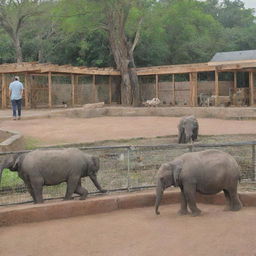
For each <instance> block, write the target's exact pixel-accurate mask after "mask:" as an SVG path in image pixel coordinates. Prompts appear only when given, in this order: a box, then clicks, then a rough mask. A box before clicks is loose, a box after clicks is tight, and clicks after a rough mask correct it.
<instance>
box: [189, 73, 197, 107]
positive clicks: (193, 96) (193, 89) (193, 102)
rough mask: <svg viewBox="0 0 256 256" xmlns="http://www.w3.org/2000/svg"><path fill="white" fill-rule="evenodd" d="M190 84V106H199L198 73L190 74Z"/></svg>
mask: <svg viewBox="0 0 256 256" xmlns="http://www.w3.org/2000/svg"><path fill="white" fill-rule="evenodd" d="M189 80H190V81H189V82H190V106H192V107H196V106H197V72H193V73H189Z"/></svg>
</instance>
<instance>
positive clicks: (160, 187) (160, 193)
mask: <svg viewBox="0 0 256 256" xmlns="http://www.w3.org/2000/svg"><path fill="white" fill-rule="evenodd" d="M163 193H164V189H163V185H162V182H161V180H160V179H159V180H158V181H157V186H156V202H155V213H156V214H157V215H159V214H160V212H159V211H158V208H159V205H160V202H161V200H162V197H163Z"/></svg>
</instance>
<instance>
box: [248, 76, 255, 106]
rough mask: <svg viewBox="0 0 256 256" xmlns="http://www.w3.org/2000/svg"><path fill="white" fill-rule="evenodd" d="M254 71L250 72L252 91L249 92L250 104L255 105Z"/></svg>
mask: <svg viewBox="0 0 256 256" xmlns="http://www.w3.org/2000/svg"><path fill="white" fill-rule="evenodd" d="M253 75H254V73H253V72H249V87H250V93H249V101H250V106H253V105H254V77H253Z"/></svg>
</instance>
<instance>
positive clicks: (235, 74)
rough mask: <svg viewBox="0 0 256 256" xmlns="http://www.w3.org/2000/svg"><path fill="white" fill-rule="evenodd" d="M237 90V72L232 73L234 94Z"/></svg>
mask: <svg viewBox="0 0 256 256" xmlns="http://www.w3.org/2000/svg"><path fill="white" fill-rule="evenodd" d="M236 89H237V71H235V72H234V92H236Z"/></svg>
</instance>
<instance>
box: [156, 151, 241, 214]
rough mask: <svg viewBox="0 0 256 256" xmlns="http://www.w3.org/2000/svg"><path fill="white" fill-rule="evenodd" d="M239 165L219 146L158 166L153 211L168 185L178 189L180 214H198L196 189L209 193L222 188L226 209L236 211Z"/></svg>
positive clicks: (239, 205)
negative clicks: (179, 193)
mask: <svg viewBox="0 0 256 256" xmlns="http://www.w3.org/2000/svg"><path fill="white" fill-rule="evenodd" d="M240 175H241V174H240V167H239V165H238V164H237V162H236V160H235V159H234V158H233V157H232V156H231V155H230V154H228V153H225V152H222V151H219V150H205V151H199V152H189V153H185V154H183V155H181V156H179V157H177V158H175V159H174V160H173V161H171V162H168V163H164V164H162V165H161V166H160V168H159V170H158V173H157V181H156V182H157V185H156V201H155V213H156V214H157V215H158V214H160V212H159V211H158V208H159V205H160V202H161V199H162V196H163V192H164V190H165V189H166V188H168V187H170V186H175V187H179V188H180V190H181V208H180V210H179V212H178V213H179V214H180V215H185V214H188V213H189V212H188V209H187V204H188V206H189V208H190V210H191V213H192V216H197V215H200V213H201V210H200V209H198V208H197V206H196V199H195V196H196V192H198V193H201V194H204V195H211V194H216V193H219V192H220V191H222V190H223V192H224V195H225V198H226V200H227V207H226V210H231V211H238V210H240V209H241V207H242V204H241V202H240V200H239V197H238V194H237V185H238V182H239V181H240Z"/></svg>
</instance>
